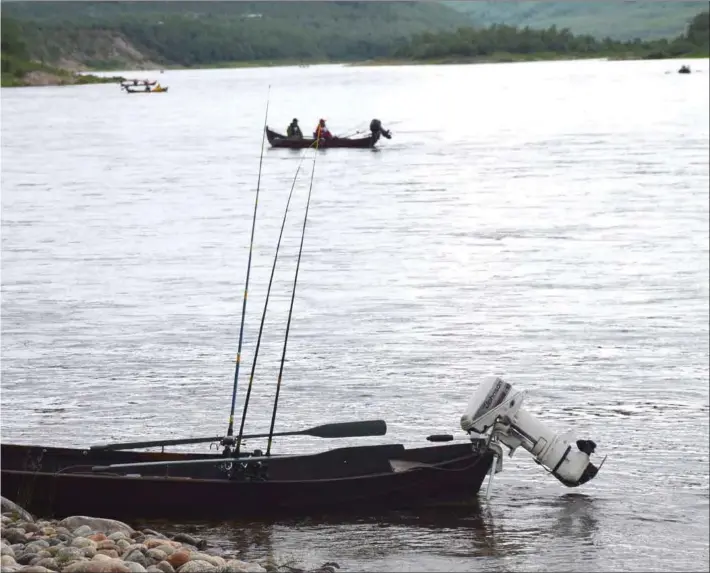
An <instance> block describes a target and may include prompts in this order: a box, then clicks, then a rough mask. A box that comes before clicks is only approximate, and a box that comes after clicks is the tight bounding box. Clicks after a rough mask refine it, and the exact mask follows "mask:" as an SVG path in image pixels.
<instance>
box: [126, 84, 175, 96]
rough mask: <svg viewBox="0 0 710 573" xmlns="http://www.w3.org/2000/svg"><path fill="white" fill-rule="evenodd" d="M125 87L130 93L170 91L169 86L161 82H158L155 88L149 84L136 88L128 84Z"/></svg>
mask: <svg viewBox="0 0 710 573" xmlns="http://www.w3.org/2000/svg"><path fill="white" fill-rule="evenodd" d="M124 89H125V90H126V93H129V94H154V93H162V92H167V91H168V87H167V86H165V87H163V86H161V85H160V84H158V85H157V86H155V87H154V88H151V87H150V85H149V84H146V85H145V87H141V88H134V87H131V86H126V87H125V88H124Z"/></svg>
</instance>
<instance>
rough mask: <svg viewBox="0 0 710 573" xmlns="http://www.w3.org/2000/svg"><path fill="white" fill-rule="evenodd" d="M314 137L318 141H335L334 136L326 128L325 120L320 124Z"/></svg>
mask: <svg viewBox="0 0 710 573" xmlns="http://www.w3.org/2000/svg"><path fill="white" fill-rule="evenodd" d="M313 137H314V138H316V139H333V134H332V133H330V130H329V129H328V128H327V127H326V126H325V120H324V119H321V120H320V121H319V122H318V126H317V127H316V130H315V131H314V132H313Z"/></svg>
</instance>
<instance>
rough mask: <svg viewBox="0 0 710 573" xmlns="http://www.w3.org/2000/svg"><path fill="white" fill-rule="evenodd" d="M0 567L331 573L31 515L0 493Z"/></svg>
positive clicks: (86, 521)
mask: <svg viewBox="0 0 710 573" xmlns="http://www.w3.org/2000/svg"><path fill="white" fill-rule="evenodd" d="M2 510H3V512H2V517H1V518H0V519H1V520H2V526H1V533H0V537H1V539H0V554H1V557H0V570H2V571H3V572H7V573H20V572H22V573H56V572H59V573H104V572H105V573H197V572H201V573H280V572H284V573H285V572H288V573H335V571H336V569H339V565H338V564H337V563H325V564H323V565H322V566H321V567H319V568H317V569H314V570H312V571H310V572H306V571H305V570H304V569H301V568H299V567H295V566H294V565H293V564H279V563H277V562H276V561H274V560H271V559H261V560H256V561H242V560H240V559H238V556H237V554H236V553H235V552H228V551H223V550H222V549H220V548H219V547H210V546H209V544H208V543H207V542H206V541H205V540H203V539H197V538H195V537H192V536H191V535H188V534H185V533H178V534H175V535H173V536H167V535H164V534H162V533H159V532H157V531H154V530H152V529H134V528H133V527H131V526H130V525H128V524H126V523H123V522H122V521H116V520H113V519H104V518H97V517H87V516H72V517H67V518H65V519H62V520H52V519H35V518H34V517H33V516H32V515H30V514H29V513H28V512H27V511H25V510H24V509H23V508H22V507H20V506H18V505H16V504H14V503H13V502H11V501H10V500H7V499H5V498H2Z"/></svg>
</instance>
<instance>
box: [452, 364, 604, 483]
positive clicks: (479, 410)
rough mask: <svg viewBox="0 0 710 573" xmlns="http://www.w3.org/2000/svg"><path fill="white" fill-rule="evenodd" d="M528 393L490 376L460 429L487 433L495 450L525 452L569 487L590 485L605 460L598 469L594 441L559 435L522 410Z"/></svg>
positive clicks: (471, 404)
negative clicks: (503, 449) (521, 448)
mask: <svg viewBox="0 0 710 573" xmlns="http://www.w3.org/2000/svg"><path fill="white" fill-rule="evenodd" d="M524 398H525V392H514V391H513V387H512V386H511V385H510V384H508V383H507V382H505V381H503V379H502V378H499V377H497V376H490V377H487V378H486V379H485V380H484V381H483V383H482V384H481V386H480V387H479V388H478V390H477V391H476V393H475V394H474V395H473V397H472V398H471V401H470V402H469V404H468V407H467V408H466V413H465V414H464V415H463V416H462V417H461V428H462V429H463V430H464V431H465V432H468V433H469V434H470V433H472V432H476V433H478V434H487V435H488V438H489V442H490V443H491V444H490V445H491V446H492V449H494V451H496V450H498V451H500V446H497V447H496V444H495V442H500V443H502V444H504V445H505V446H507V447H508V449H509V450H510V453H509V456H512V455H513V453H514V452H515V450H516V449H517V448H518V447H520V446H522V447H523V449H525V450H527V451H528V452H530V454H531V455H532V456H534V459H535V462H537V463H538V464H540V465H542V466H543V467H544V468H545V469H546V470H547V471H548V472H549V473H551V474H552V475H553V476H555V477H556V478H557V479H558V480H559V481H560V482H561V483H563V484H564V485H566V486H567V487H577V486H580V485H582V484H584V483H587V482H588V481H589V480H591V479H592V478H593V477H594V476H596V475H597V472H598V471H599V470H600V469H601V466H602V464H603V463H604V460H606V457H605V458H604V459H603V460H602V462H601V463H600V464H599V467H597V466H595V465H594V464H593V463H592V462H591V461H590V456H591V455H592V454H593V453H594V451H595V450H596V447H597V445H596V444H595V443H594V442H593V441H592V440H576V441H573V440H574V438H573V436H572V434H571V433H570V432H568V433H565V434H556V433H555V432H554V431H553V430H551V429H549V428H548V427H547V426H545V424H543V423H542V422H540V421H539V420H538V419H537V418H535V417H534V416H533V415H532V414H530V413H529V412H527V411H526V410H525V409H523V407H522V406H523V399H524Z"/></svg>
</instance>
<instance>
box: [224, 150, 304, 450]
mask: <svg viewBox="0 0 710 573" xmlns="http://www.w3.org/2000/svg"><path fill="white" fill-rule="evenodd" d="M315 145H316V142H314V143H313V145H311V146H309V147H307V148H306V149H304V150H303V153H302V154H301V159H300V160H299V162H298V167H297V168H296V174H295V175H294V176H293V182H292V183H291V190H290V191H289V194H288V199H287V200H286V209H285V210H284V216H283V220H282V221H281V231H280V232H279V240H278V241H277V243H276V252H275V253H274V263H273V265H272V266H271V276H270V277H269V286H268V287H267V289H266V299H265V300H264V310H263V312H262V313H261V322H260V324H259V334H258V336H257V338H256V347H255V349H254V359H253V360H252V363H251V372H250V374H249V385H248V386H247V393H246V397H245V398H244V410H243V411H242V421H241V425H240V426H239V434H238V437H237V442H236V445H235V450H236V455H239V448H240V447H241V442H242V437H243V436H244V423H245V421H246V417H247V409H248V408H249V398H250V397H251V389H252V386H253V383H254V372H255V371H256V360H257V358H258V356H259V347H260V346H261V335H262V333H263V331H264V323H265V322H266V309H267V307H268V305H269V295H270V294H271V285H272V284H273V281H274V273H275V271H276V262H277V260H278V258H279V248H280V247H281V239H282V237H283V233H284V227H285V226H286V217H287V216H288V208H289V205H290V204H291V197H292V196H293V190H294V188H295V187H296V180H297V179H298V174H299V172H300V171H301V166H302V164H303V160H304V159H305V158H306V153H307V152H308V149H310V148H311V147H314V146H315Z"/></svg>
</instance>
